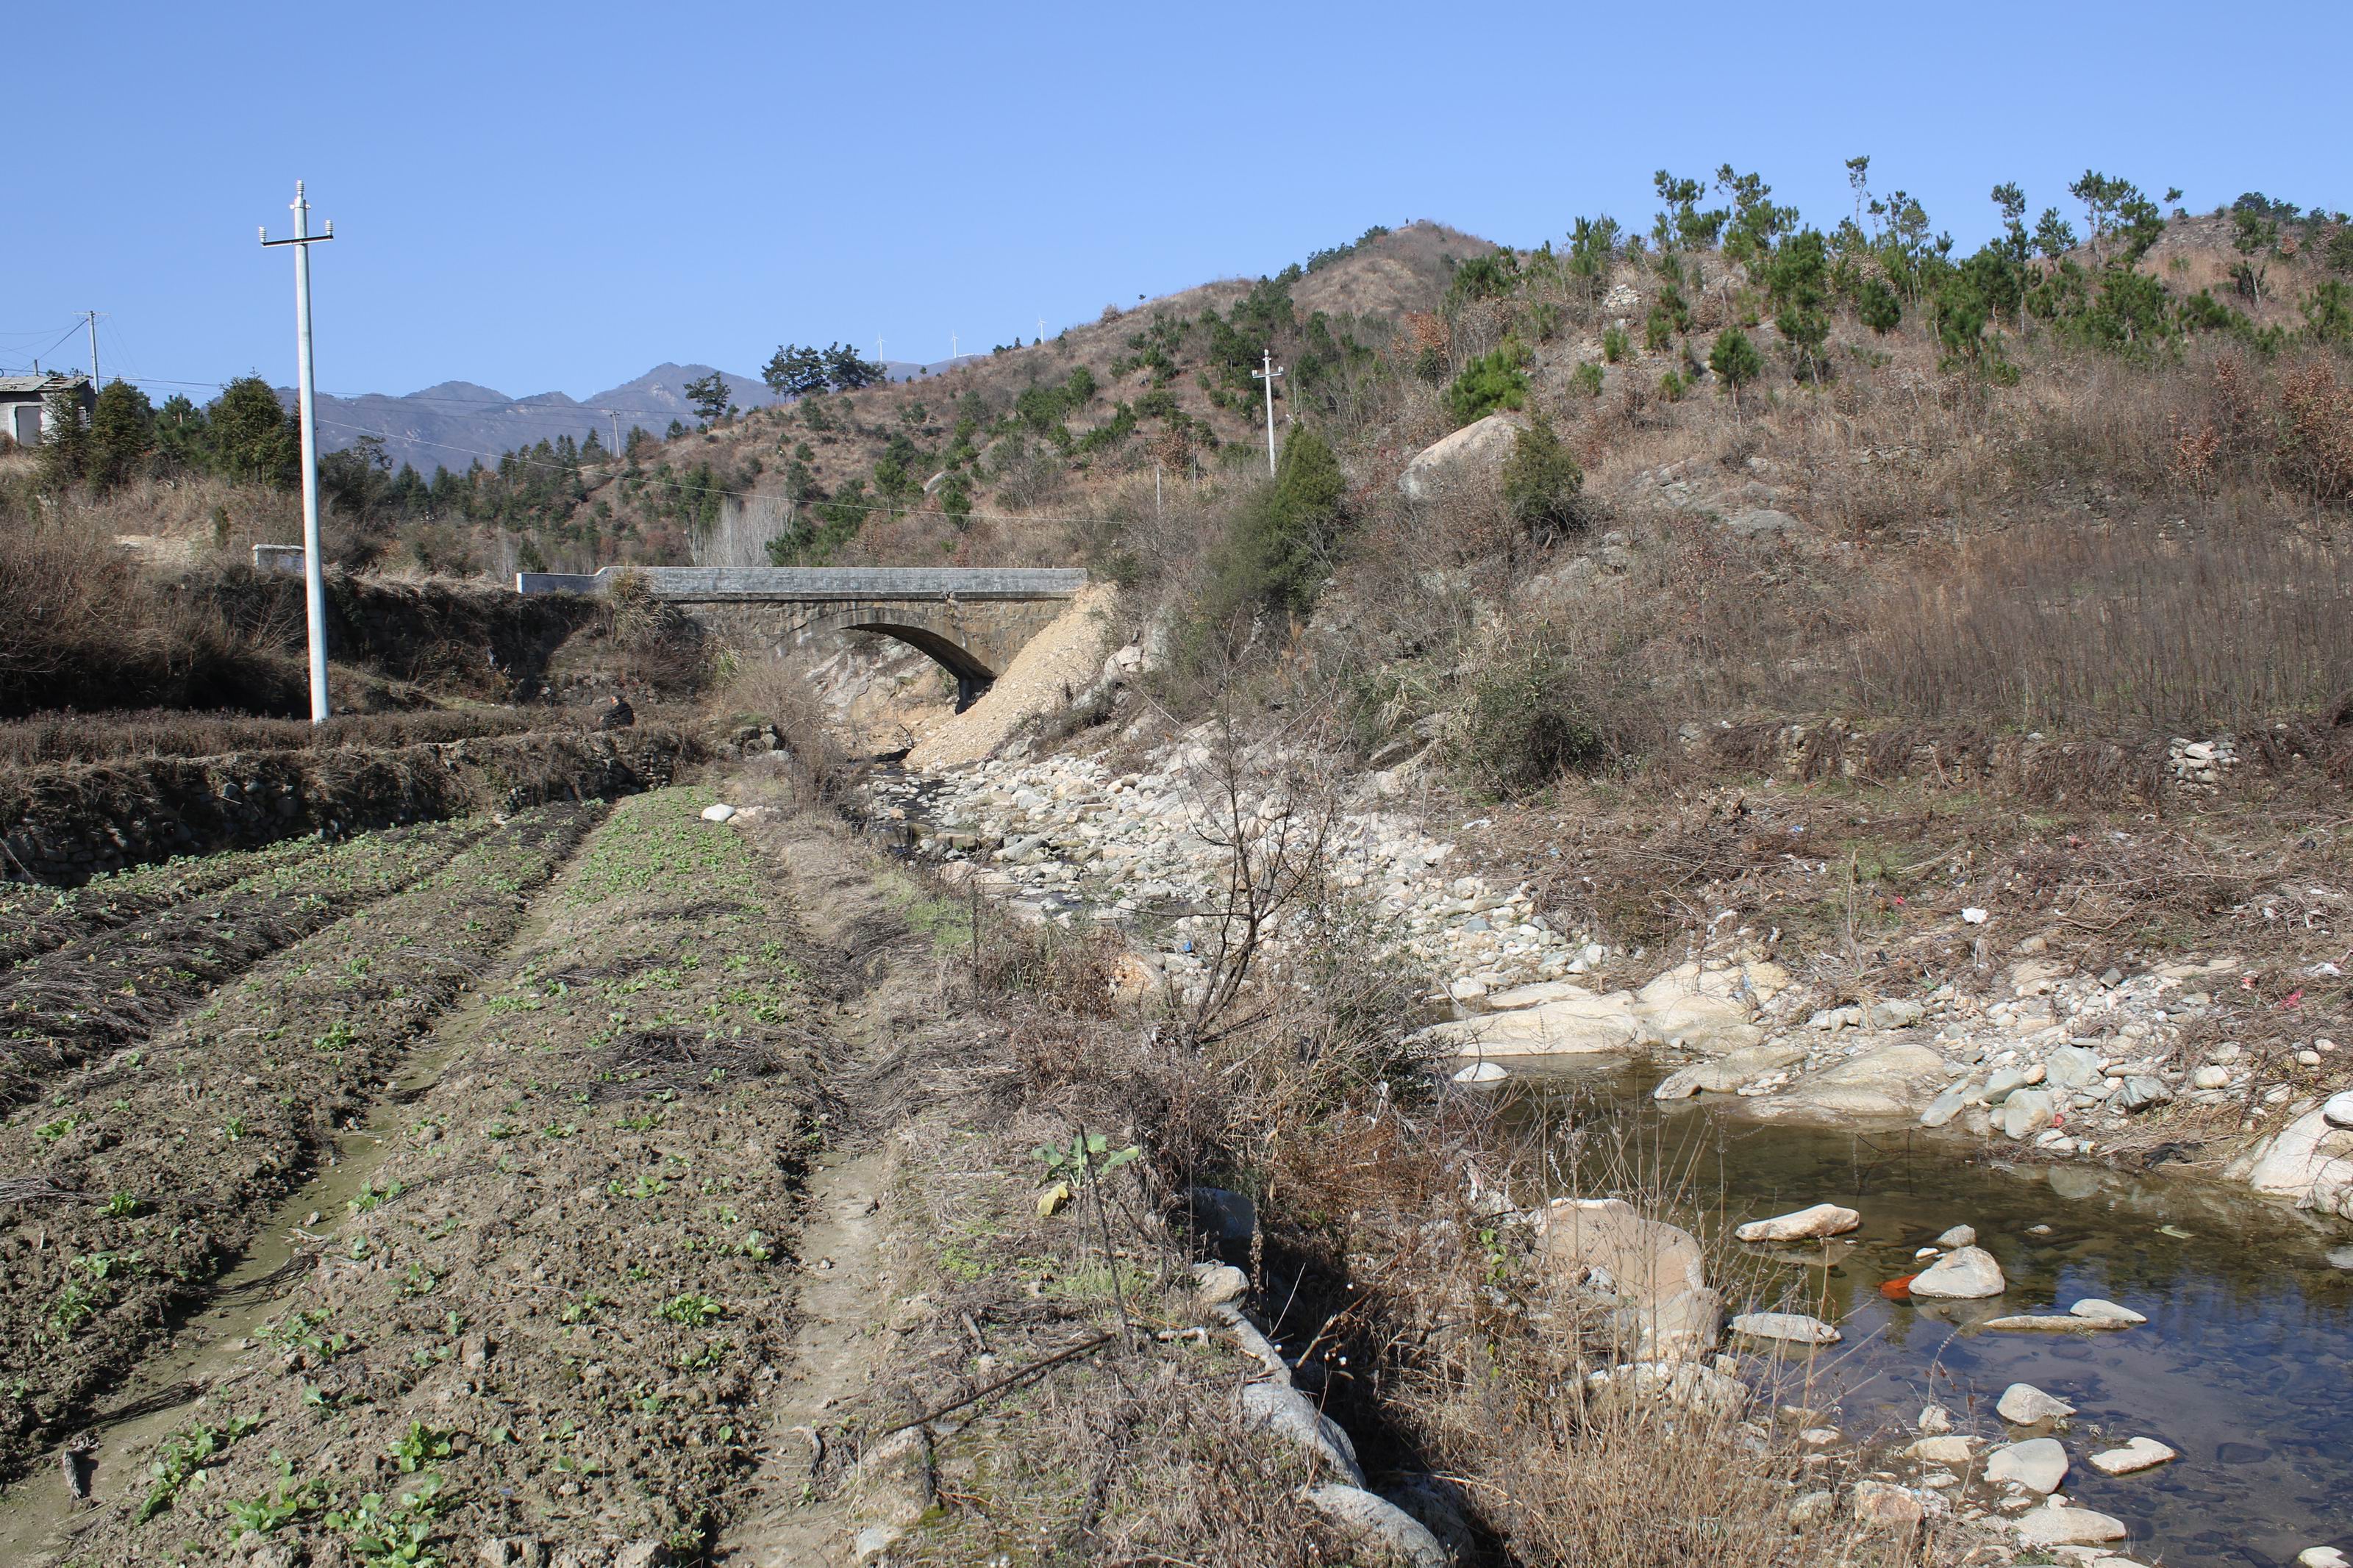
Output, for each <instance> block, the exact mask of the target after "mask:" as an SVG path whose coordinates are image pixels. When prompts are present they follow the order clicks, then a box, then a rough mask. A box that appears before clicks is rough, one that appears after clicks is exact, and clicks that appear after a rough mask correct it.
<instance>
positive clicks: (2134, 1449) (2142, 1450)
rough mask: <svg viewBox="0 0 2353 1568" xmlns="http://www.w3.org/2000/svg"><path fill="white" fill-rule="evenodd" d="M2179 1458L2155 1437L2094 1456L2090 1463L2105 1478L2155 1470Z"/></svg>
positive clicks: (2136, 1439)
mask: <svg viewBox="0 0 2353 1568" xmlns="http://www.w3.org/2000/svg"><path fill="white" fill-rule="evenodd" d="M2175 1458H2179V1455H2178V1454H2176V1453H2175V1452H2174V1450H2173V1449H2171V1448H2168V1447H2166V1446H2165V1445H2164V1444H2162V1443H2160V1442H2158V1440H2157V1439H2156V1438H2154V1437H2135V1438H2134V1439H2132V1441H2130V1442H2128V1443H2126V1445H2125V1446H2124V1447H2121V1448H2109V1449H2106V1450H2105V1451H2104V1452H2101V1453H2097V1454H2094V1455H2093V1456H2092V1457H2091V1458H2090V1460H2089V1461H2088V1462H2089V1463H2090V1465H2091V1467H2092V1468H2094V1469H2095V1470H2097V1471H2099V1472H2100V1474H2102V1475H2104V1476H2129V1475H2131V1474H2133V1473H2134V1472H2135V1471H2137V1470H2152V1469H2155V1468H2157V1467H2158V1466H2159V1465H2162V1464H2165V1463H2167V1462H2168V1461H2170V1460H2172V1459H2175Z"/></svg>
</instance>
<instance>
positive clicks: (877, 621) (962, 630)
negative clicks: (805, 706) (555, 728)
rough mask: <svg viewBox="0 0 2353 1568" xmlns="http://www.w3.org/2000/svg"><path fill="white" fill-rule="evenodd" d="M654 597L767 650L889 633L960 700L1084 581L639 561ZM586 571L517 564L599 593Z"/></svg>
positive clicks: (540, 583)
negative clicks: (932, 664)
mask: <svg viewBox="0 0 2353 1568" xmlns="http://www.w3.org/2000/svg"><path fill="white" fill-rule="evenodd" d="M635 570H636V571H637V573H638V575H639V576H641V577H642V578H643V579H644V580H645V583H646V585H647V586H648V587H649V588H650V589H651V590H652V592H653V594H654V596H655V597H656V598H659V599H662V600H665V601H667V602H669V603H670V604H674V605H678V606H679V607H680V608H681V609H682V610H684V611H685V612H686V613H687V614H689V615H691V616H693V617H694V618H695V619H696V620H697V621H698V622H700V623H701V624H702V626H704V627H705V628H706V629H707V630H709V631H710V632H712V634H713V635H714V636H716V637H720V638H722V639H723V640H724V641H726V642H728V643H730V644H732V645H733V646H734V647H741V648H750V647H765V648H767V649H768V650H769V651H770V652H771V653H772V654H773V655H775V656H776V657H779V658H781V657H785V656H786V655H790V654H793V653H797V652H803V651H811V650H814V649H816V648H818V647H819V646H820V645H822V644H823V643H824V642H826V641H828V640H830V639H831V638H832V637H835V636H837V635H838V634H840V633H844V632H865V633H868V634H871V635H874V636H880V637H896V638H897V639H898V640H900V641H901V642H903V643H906V644H908V645H909V646H911V647H916V648H919V649H921V650H922V651H923V652H924V653H926V654H928V655H930V656H931V658H934V660H936V661H937V662H938V663H939V664H940V665H941V666H943V667H944V668H946V669H947V671H948V672H949V673H950V674H951V675H953V676H955V681H956V706H957V707H958V708H960V709H961V708H965V707H969V706H971V704H972V703H973V702H974V700H976V699H977V698H978V697H979V696H980V694H981V693H982V692H983V691H986V690H987V689H988V685H989V683H990V682H991V681H993V680H995V679H997V676H998V675H999V674H1000V673H1002V672H1003V670H1004V669H1005V667H1006V666H1007V665H1008V664H1010V663H1011V662H1012V661H1013V656H1014V655H1015V654H1017V653H1018V652H1020V651H1021V648H1022V645H1024V644H1025V643H1027V642H1029V639H1030V638H1031V637H1036V636H1037V635H1038V634H1039V632H1041V631H1043V630H1045V629H1046V627H1048V626H1050V625H1052V624H1053V622H1054V620H1055V619H1056V618H1057V617H1058V616H1060V615H1061V613H1062V612H1063V610H1064V609H1066V608H1068V607H1069V603H1070V601H1071V598H1073V597H1074V596H1075V595H1077V594H1078V592H1079V590H1080V589H1082V588H1083V587H1085V586H1086V584H1087V574H1086V573H1085V572H1083V571H1081V570H1076V569H1065V568H1060V567H1039V566H1000V567H928V566H875V567H862V566H771V567H723V566H650V567H642V568H636V569H635ZM615 575H616V574H615V572H614V571H613V570H612V569H611V568H607V570H606V571H604V572H600V573H597V574H596V575H595V576H593V577H592V576H586V575H571V574H556V573H534V572H526V573H521V574H517V576H516V578H515V588H516V591H517V592H519V593H522V594H544V593H601V592H604V591H605V590H606V589H607V588H608V587H609V586H610V584H611V583H612V581H613V578H614V576H615Z"/></svg>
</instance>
